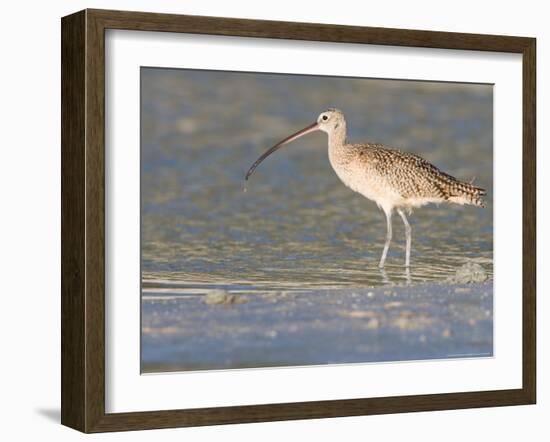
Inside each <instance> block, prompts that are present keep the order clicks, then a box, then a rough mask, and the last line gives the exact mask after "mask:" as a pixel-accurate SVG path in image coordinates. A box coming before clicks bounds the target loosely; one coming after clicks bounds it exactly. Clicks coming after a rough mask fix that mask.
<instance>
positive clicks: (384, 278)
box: [378, 267, 412, 285]
mask: <svg viewBox="0 0 550 442" xmlns="http://www.w3.org/2000/svg"><path fill="white" fill-rule="evenodd" d="M378 270H379V271H380V275H381V276H382V282H383V283H384V285H392V280H391V279H390V277H389V276H388V272H387V271H386V269H385V268H383V267H382V268H378ZM400 276H401V275H400ZM403 276H404V278H405V284H406V285H411V283H412V277H411V268H410V267H405V272H404V273H403Z"/></svg>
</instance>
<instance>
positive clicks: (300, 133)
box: [244, 122, 319, 180]
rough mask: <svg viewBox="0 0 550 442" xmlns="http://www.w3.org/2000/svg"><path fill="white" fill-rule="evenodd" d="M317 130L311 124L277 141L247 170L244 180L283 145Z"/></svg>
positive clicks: (314, 124) (315, 126)
mask: <svg viewBox="0 0 550 442" xmlns="http://www.w3.org/2000/svg"><path fill="white" fill-rule="evenodd" d="M318 130H319V123H317V122H315V123H313V124H310V125H309V126H307V127H304V128H303V129H302V130H299V131H298V132H296V133H294V134H292V135H290V136H288V137H286V138H285V139H284V140H281V141H279V142H278V143H277V144H276V145H275V146H273V147H272V148H270V149H269V150H267V151H266V152H265V153H264V154H263V155H262V156H261V157H260V158H258V159H257V160H256V161H255V162H254V164H253V165H252V166H251V167H250V169H248V172H247V173H246V176H245V178H244V179H245V180H248V178H250V175H252V174H253V173H254V170H256V167H258V166H259V165H260V163H261V162H262V161H263V160H265V159H266V158H267V157H268V156H269V155H271V154H272V153H273V152H275V151H276V150H278V149H280V148H281V147H283V146H284V145H285V144H288V143H290V142H291V141H294V140H297V139H298V138H300V137H303V136H304V135H307V134H309V133H311V132H315V131H318Z"/></svg>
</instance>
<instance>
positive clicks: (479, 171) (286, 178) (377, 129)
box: [141, 68, 493, 290]
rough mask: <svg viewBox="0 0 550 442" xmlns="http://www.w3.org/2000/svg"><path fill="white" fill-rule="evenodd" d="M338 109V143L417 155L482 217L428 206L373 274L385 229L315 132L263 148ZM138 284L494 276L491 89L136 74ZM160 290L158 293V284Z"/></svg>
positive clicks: (326, 283) (327, 283)
mask: <svg viewBox="0 0 550 442" xmlns="http://www.w3.org/2000/svg"><path fill="white" fill-rule="evenodd" d="M330 106H334V107H338V108H340V109H342V110H343V111H344V113H345V115H346V119H347V123H348V131H349V134H348V139H349V140H350V141H353V142H360V141H367V140H368V141H375V142H382V143H384V144H387V145H390V146H394V147H398V148H400V149H403V150H406V151H410V152H414V153H417V154H420V155H421V156H423V157H424V158H426V159H427V160H429V161H431V162H432V163H434V164H435V165H436V166H438V167H439V168H441V169H442V170H444V171H446V172H448V173H450V174H452V175H454V176H456V177H457V178H461V179H464V180H468V181H469V180H470V179H472V178H474V177H475V182H476V184H478V185H480V186H482V187H485V188H486V189H487V190H488V195H487V205H486V208H484V209H479V208H475V207H462V206H451V205H441V206H427V207H423V208H421V209H418V210H416V211H415V212H414V213H413V215H412V216H411V217H409V219H410V222H411V224H412V228H413V251H412V268H411V272H410V274H405V272H404V268H403V263H404V242H405V241H404V230H403V226H402V223H401V220H400V219H399V217H394V240H393V242H392V245H391V247H390V252H389V255H388V261H387V266H386V269H385V271H384V272H381V271H380V270H379V269H378V268H377V262H378V259H379V257H380V253H381V250H382V247H383V242H384V237H385V218H384V215H383V213H382V212H381V211H380V210H379V209H378V208H377V206H376V205H375V204H374V203H373V202H370V201H368V200H366V199H365V198H364V197H362V196H360V195H358V194H356V193H354V192H352V191H351V190H349V189H347V188H346V187H345V186H344V185H343V184H341V183H340V182H339V180H338V178H337V177H336V175H335V173H334V172H333V170H332V169H331V167H330V165H329V162H328V158H327V140H326V135H325V134H323V133H319V134H312V135H309V136H307V137H304V138H302V139H300V140H298V141H296V142H294V143H293V144H291V145H289V146H286V147H284V148H283V149H281V150H280V151H279V152H277V153H276V154H274V155H273V156H271V157H270V158H269V159H268V160H266V161H265V162H264V163H262V165H261V166H260V167H259V168H258V170H257V171H256V173H255V175H254V176H253V177H252V178H251V180H250V182H249V184H248V189H247V192H246V193H245V192H243V185H244V182H243V177H244V174H245V172H246V170H247V169H248V167H249V166H250V165H251V164H252V162H253V161H254V160H255V159H256V158H257V157H258V156H259V155H260V154H261V153H262V152H263V151H265V150H266V149H267V148H268V147H270V146H271V145H273V144H274V143H275V142H277V141H278V140H280V139H282V138H283V137H285V136H287V135H288V134H290V133H292V132H294V131H296V130H298V129H300V128H302V127H303V126H305V125H307V124H309V123H310V122H312V121H313V120H314V119H315V118H316V117H317V115H318V113H320V112H321V111H322V110H324V109H325V108H327V107H330ZM141 155H142V164H141V168H142V189H141V190H142V278H143V281H144V283H145V284H146V285H147V286H155V285H158V286H159V287H161V286H163V283H162V281H171V282H172V283H176V284H191V285H193V284H196V283H200V284H212V285H213V287H214V286H215V287H225V288H232V287H238V286H239V285H245V286H247V287H248V289H251V290H252V289H254V288H258V289H262V288H267V287H268V288H271V289H277V288H279V289H282V288H284V289H293V288H294V289H300V288H318V289H322V288H338V287H371V286H381V285H396V284H404V283H412V284H416V283H420V282H437V281H443V280H445V279H446V278H448V277H449V276H450V275H452V274H454V272H455V270H456V269H457V267H459V266H460V265H462V264H464V263H465V262H467V261H469V260H473V261H476V262H478V263H480V264H481V265H482V266H483V267H484V269H485V270H486V271H487V272H488V273H489V275H492V254H493V241H492V232H493V222H492V219H493V217H492V213H493V205H492V87H491V86H488V85H461V84H441V83H426V82H409V81H387V80H366V79H348V78H327V77H308V76H280V75H266V74H242V73H219V72H205V71H186V70H168V69H151V68H146V69H142V154H141ZM164 286H165V284H164Z"/></svg>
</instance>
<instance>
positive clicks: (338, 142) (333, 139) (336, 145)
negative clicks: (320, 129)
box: [328, 123, 346, 150]
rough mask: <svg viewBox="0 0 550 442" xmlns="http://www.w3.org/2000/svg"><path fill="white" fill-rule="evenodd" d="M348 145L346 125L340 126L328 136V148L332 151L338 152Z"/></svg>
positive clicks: (341, 124)
mask: <svg viewBox="0 0 550 442" xmlns="http://www.w3.org/2000/svg"><path fill="white" fill-rule="evenodd" d="M344 144H346V123H340V125H339V126H338V127H337V128H336V129H334V130H333V131H331V132H330V133H329V134H328V146H329V149H331V150H338V149H340V148H342V147H343V146H344Z"/></svg>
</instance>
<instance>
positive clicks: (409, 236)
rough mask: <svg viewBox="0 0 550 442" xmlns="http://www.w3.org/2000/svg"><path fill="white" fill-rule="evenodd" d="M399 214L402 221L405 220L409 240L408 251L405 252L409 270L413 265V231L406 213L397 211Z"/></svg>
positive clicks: (400, 210) (406, 265)
mask: <svg viewBox="0 0 550 442" xmlns="http://www.w3.org/2000/svg"><path fill="white" fill-rule="evenodd" d="M397 213H399V215H400V216H401V219H402V220H403V224H405V236H406V238H407V249H406V251H405V267H407V268H409V267H410V265H411V242H412V235H411V233H412V229H411V225H410V224H409V221H408V220H407V217H406V216H405V212H403V210H402V209H397Z"/></svg>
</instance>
